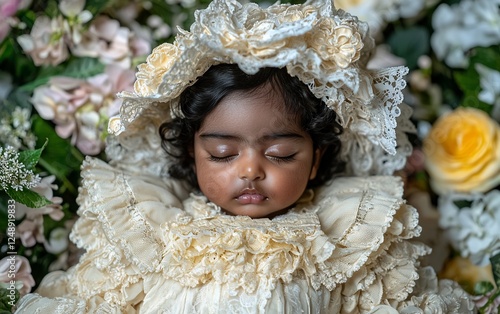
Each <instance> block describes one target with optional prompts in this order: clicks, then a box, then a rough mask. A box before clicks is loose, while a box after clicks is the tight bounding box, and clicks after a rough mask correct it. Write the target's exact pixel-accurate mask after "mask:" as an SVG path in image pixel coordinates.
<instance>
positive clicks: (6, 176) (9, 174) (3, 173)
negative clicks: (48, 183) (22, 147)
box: [0, 146, 40, 191]
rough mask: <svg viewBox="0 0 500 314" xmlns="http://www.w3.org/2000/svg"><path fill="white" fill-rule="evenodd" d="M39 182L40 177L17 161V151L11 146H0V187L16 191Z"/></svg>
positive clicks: (29, 187) (31, 186)
mask: <svg viewBox="0 0 500 314" xmlns="http://www.w3.org/2000/svg"><path fill="white" fill-rule="evenodd" d="M39 182H40V177H39V176H38V175H37V174H34V173H33V171H32V170H30V169H26V166H25V165H24V164H23V163H22V162H20V161H19V153H18V152H17V151H16V150H15V149H14V148H13V147H11V146H7V147H0V188H1V189H2V190H7V189H9V188H12V189H14V190H16V191H22V190H23V189H25V188H26V189H31V188H33V187H35V186H36V185H37V184H38V183H39Z"/></svg>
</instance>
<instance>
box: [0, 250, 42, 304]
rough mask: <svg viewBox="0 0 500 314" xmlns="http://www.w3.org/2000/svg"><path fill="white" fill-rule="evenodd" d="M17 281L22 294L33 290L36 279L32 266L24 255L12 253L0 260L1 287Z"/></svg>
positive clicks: (17, 286) (17, 287)
mask: <svg viewBox="0 0 500 314" xmlns="http://www.w3.org/2000/svg"><path fill="white" fill-rule="evenodd" d="M11 280H14V281H15V283H16V284H15V286H16V289H17V290H18V291H19V293H20V294H21V296H22V295H25V294H26V293H28V292H30V291H31V288H32V287H33V286H34V285H35V280H34V279H33V276H31V266H30V263H29V261H28V259H27V258H26V257H24V256H18V255H11V256H7V257H4V258H3V259H2V260H0V287H3V288H7V287H9V286H10V281H11Z"/></svg>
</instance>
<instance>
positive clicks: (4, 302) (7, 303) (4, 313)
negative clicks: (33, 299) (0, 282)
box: [0, 287, 19, 314]
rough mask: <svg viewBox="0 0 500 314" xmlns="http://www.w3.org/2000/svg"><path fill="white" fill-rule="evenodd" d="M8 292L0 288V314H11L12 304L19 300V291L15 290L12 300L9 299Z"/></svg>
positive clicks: (8, 290)
mask: <svg viewBox="0 0 500 314" xmlns="http://www.w3.org/2000/svg"><path fill="white" fill-rule="evenodd" d="M10 291H12V290H10V289H7V288H1V287H0V314H11V313H12V307H13V304H16V302H17V300H19V291H17V290H15V294H14V298H11V294H10Z"/></svg>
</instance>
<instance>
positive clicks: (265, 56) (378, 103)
mask: <svg viewBox="0 0 500 314" xmlns="http://www.w3.org/2000/svg"><path fill="white" fill-rule="evenodd" d="M373 47H374V41H373V39H372V38H371V37H369V35H368V26H367V24H365V23H363V22H360V21H358V19H357V18H356V17H353V16H351V15H349V14H348V13H346V12H343V11H337V10H336V9H335V8H334V6H333V3H332V2H331V1H328V0H326V1H325V0H313V1H307V2H306V3H304V4H301V5H290V4H276V5H272V6H270V7H268V8H265V9H264V8H261V7H259V6H258V5H257V4H254V3H249V4H245V5H242V4H240V3H239V2H237V1H236V0H228V1H224V0H215V1H213V2H212V3H211V4H210V5H209V6H208V8H207V9H205V10H200V11H197V12H196V13H195V22H194V23H193V25H192V26H191V28H190V31H184V30H180V32H179V34H178V36H177V37H176V40H175V42H174V43H173V44H167V43H165V44H162V45H160V46H158V47H157V48H155V49H154V50H153V52H152V54H151V55H150V56H149V57H148V58H147V61H146V63H144V64H142V65H140V66H139V72H138V73H137V81H136V83H135V90H134V92H123V93H121V94H120V96H121V97H122V98H123V100H124V102H123V105H122V108H121V112H120V116H119V117H116V118H114V119H111V121H110V128H109V129H110V133H111V134H112V135H114V136H111V137H110V138H109V144H108V150H107V154H108V156H109V157H110V158H111V160H112V161H111V162H112V163H113V164H115V165H120V164H128V165H129V167H130V165H132V166H134V167H137V169H138V171H143V170H140V169H139V166H138V164H140V167H141V168H142V169H144V168H145V169H146V171H149V172H151V173H158V169H162V168H165V165H166V164H167V163H168V162H169V161H168V157H167V156H165V154H164V153H163V152H162V151H161V148H160V145H159V143H160V140H159V136H158V135H157V128H158V126H159V125H160V124H161V123H162V122H165V121H167V120H168V119H171V117H172V116H180V115H181V114H180V112H179V110H178V98H179V95H180V94H181V93H182V91H183V90H184V89H185V88H186V87H187V86H189V85H191V84H193V83H194V82H195V81H196V79H197V78H198V77H199V76H200V75H202V74H203V73H204V72H205V71H206V70H207V69H208V68H209V67H210V66H212V65H214V64H219V63H236V64H238V65H239V67H240V68H241V69H242V70H243V71H245V72H247V73H249V74H252V73H256V72H257V71H258V70H259V69H261V68H263V67H286V69H287V70H288V72H289V73H290V75H292V76H297V77H298V78H299V79H300V80H301V81H302V82H304V83H305V84H307V85H308V86H309V88H310V89H311V91H312V92H313V93H314V94H315V95H316V96H317V97H318V98H321V99H322V100H323V101H324V102H325V103H326V104H327V106H329V107H330V108H332V109H333V110H335V111H336V112H337V114H338V120H339V122H340V123H341V124H342V126H343V127H344V129H345V131H344V133H343V134H342V141H343V143H344V145H343V148H342V158H343V159H344V160H345V161H346V162H347V163H348V169H349V170H350V172H351V173H352V174H355V175H369V174H392V173H393V172H394V171H395V170H398V169H401V168H402V167H403V166H404V163H405V161H406V157H407V156H408V155H409V154H410V153H411V144H410V143H409V141H408V139H407V137H406V135H405V133H404V132H414V130H415V129H414V127H413V125H412V124H411V123H410V122H409V116H410V109H409V108H408V107H407V106H406V105H404V104H402V103H401V102H402V100H403V94H402V92H401V90H402V89H403V88H404V87H405V81H404V80H403V76H404V75H405V74H406V73H407V69H406V68H404V67H397V68H390V69H384V70H376V71H369V70H367V69H366V63H367V61H368V58H369V55H370V52H371V51H372V49H373ZM145 138H149V139H148V140H145ZM160 157H161V158H160Z"/></svg>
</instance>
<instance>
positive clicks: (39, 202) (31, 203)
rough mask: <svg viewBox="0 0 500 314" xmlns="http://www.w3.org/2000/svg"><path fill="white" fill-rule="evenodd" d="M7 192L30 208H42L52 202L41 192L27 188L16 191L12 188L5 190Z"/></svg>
mask: <svg viewBox="0 0 500 314" xmlns="http://www.w3.org/2000/svg"><path fill="white" fill-rule="evenodd" d="M5 192H6V193H7V194H8V195H9V196H10V197H11V198H12V199H13V200H15V201H16V202H18V203H21V204H24V205H26V206H28V207H30V208H40V207H43V206H46V205H49V204H51V203H52V202H51V201H49V200H48V199H46V198H45V197H43V196H41V195H40V194H38V193H36V192H33V191H31V190H27V189H24V190H22V191H16V190H14V189H12V188H10V189H7V190H5Z"/></svg>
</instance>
